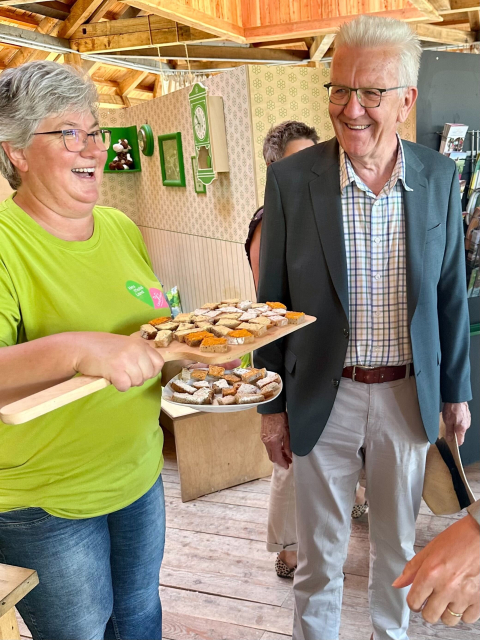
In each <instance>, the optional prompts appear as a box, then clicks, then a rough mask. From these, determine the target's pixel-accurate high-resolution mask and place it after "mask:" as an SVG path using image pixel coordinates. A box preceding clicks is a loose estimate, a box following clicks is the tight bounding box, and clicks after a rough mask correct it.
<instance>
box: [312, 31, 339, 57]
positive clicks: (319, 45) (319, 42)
mask: <svg viewBox="0 0 480 640" xmlns="http://www.w3.org/2000/svg"><path fill="white" fill-rule="evenodd" d="M334 40H335V34H334V33H327V34H325V35H324V36H315V38H314V39H313V44H312V45H311V46H310V60H314V61H315V62H317V61H319V60H321V59H322V58H323V56H324V55H325V54H326V52H327V51H328V49H329V47H330V46H331V44H332V42H333V41H334Z"/></svg>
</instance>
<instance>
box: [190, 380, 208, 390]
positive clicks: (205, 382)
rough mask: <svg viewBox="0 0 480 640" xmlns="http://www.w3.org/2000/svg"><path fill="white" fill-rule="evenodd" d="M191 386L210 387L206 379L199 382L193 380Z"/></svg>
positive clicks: (197, 387)
mask: <svg viewBox="0 0 480 640" xmlns="http://www.w3.org/2000/svg"><path fill="white" fill-rule="evenodd" d="M192 387H195V389H210V383H209V382H207V381H206V380H200V382H194V383H193V384H192Z"/></svg>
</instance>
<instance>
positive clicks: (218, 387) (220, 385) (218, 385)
mask: <svg viewBox="0 0 480 640" xmlns="http://www.w3.org/2000/svg"><path fill="white" fill-rule="evenodd" d="M229 386H230V385H229V384H228V382H227V381H226V380H224V379H223V378H220V380H216V381H215V382H214V383H213V384H212V389H213V391H214V393H222V390H223V389H227V388H228V387H229Z"/></svg>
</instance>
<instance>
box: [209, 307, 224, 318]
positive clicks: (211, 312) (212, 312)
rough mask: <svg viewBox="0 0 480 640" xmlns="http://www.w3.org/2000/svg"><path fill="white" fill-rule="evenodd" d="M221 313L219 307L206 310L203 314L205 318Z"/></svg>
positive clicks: (214, 316)
mask: <svg viewBox="0 0 480 640" xmlns="http://www.w3.org/2000/svg"><path fill="white" fill-rule="evenodd" d="M222 313H223V311H222V310H221V309H214V310H213V311H207V313H206V314H205V317H206V318H216V317H217V316H219V315H221V314H222Z"/></svg>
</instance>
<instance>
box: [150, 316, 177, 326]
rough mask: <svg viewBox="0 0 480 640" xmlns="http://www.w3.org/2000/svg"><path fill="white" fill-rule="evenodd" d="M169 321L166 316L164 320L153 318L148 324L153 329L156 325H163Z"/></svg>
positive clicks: (168, 317)
mask: <svg viewBox="0 0 480 640" xmlns="http://www.w3.org/2000/svg"><path fill="white" fill-rule="evenodd" d="M171 319H172V318H171V317H170V316H166V317H165V318H154V319H153V320H150V322H149V323H148V324H151V325H153V326H154V327H155V326H156V325H157V324H163V323H164V322H168V321H169V320H171Z"/></svg>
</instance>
